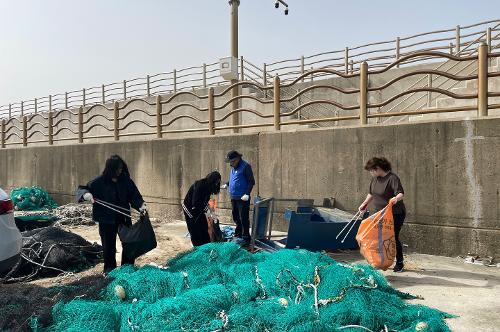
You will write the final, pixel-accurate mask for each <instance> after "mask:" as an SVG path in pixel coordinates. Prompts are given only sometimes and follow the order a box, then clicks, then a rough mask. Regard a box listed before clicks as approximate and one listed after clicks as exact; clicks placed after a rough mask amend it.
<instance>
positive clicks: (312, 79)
mask: <svg viewBox="0 0 500 332" xmlns="http://www.w3.org/2000/svg"><path fill="white" fill-rule="evenodd" d="M313 70H314V67H313V66H311V71H313ZM309 76H311V83H312V82H314V77H313V76H314V74H311V75H309Z"/></svg>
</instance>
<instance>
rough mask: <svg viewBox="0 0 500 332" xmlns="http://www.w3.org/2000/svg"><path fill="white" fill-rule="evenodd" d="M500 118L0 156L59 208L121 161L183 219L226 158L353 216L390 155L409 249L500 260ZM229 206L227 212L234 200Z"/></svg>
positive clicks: (152, 197)
mask: <svg viewBox="0 0 500 332" xmlns="http://www.w3.org/2000/svg"><path fill="white" fill-rule="evenodd" d="M498 128H500V118H487V119H474V120H465V121H463V120H456V121H443V122H429V123H425V122H422V123H413V124H404V125H397V126H396V125H389V126H367V127H363V128H359V127H349V128H347V127H346V128H330V129H312V130H311V129H310V130H302V131H293V132H262V133H254V134H241V135H226V136H215V137H196V138H179V139H161V140H151V141H135V142H132V141H130V142H118V143H104V144H81V145H67V146H53V147H28V148H11V149H0V186H1V187H4V188H6V189H9V188H11V187H14V186H28V185H29V186H31V185H40V186H42V187H45V188H46V189H47V190H48V191H50V192H51V193H54V195H55V197H56V199H57V200H58V201H59V202H68V201H71V200H72V199H73V193H74V191H75V188H76V186H77V185H78V184H82V183H85V182H86V181H88V180H89V179H91V178H92V177H94V176H95V175H97V174H99V173H100V172H101V168H102V166H103V163H104V160H105V159H106V157H108V156H109V155H110V154H113V153H118V154H120V155H122V156H123V157H124V159H125V160H126V161H127V162H128V164H129V167H130V170H131V172H132V176H133V178H134V180H135V181H136V183H137V185H138V187H139V188H140V190H141V191H142V193H143V194H144V196H145V198H146V200H147V201H148V202H150V205H151V206H152V208H153V213H154V214H157V215H159V214H166V215H168V216H170V217H175V218H179V217H180V209H179V205H178V204H179V200H180V199H181V198H182V197H183V196H184V194H185V193H186V191H187V190H188V188H189V186H190V184H191V183H192V182H193V181H194V180H196V179H198V178H200V177H202V176H204V175H205V174H206V173H208V172H210V171H211V170H213V169H219V170H221V172H222V174H223V176H224V178H226V177H227V175H228V167H227V165H226V164H224V162H223V159H224V155H225V153H226V152H227V151H228V150H230V149H238V150H239V151H241V152H242V153H243V154H244V156H245V158H246V159H247V160H248V161H249V162H250V163H251V164H252V165H253V167H254V172H255V176H256V178H257V180H258V184H257V186H256V188H255V191H254V194H257V193H259V194H260V195H261V196H263V197H270V196H274V197H281V198H314V199H315V203H316V204H322V202H323V200H324V199H325V198H330V197H334V198H335V203H336V206H337V207H339V208H342V209H346V210H350V211H353V210H355V209H356V208H357V207H358V205H359V204H360V202H361V201H362V200H363V198H364V197H365V195H366V193H367V189H368V183H369V181H370V178H369V174H368V173H367V172H365V171H363V165H364V163H365V162H366V160H367V159H368V158H370V157H372V156H374V155H384V156H386V157H387V158H389V160H391V161H392V163H393V168H394V171H395V172H396V173H397V174H398V175H399V176H400V177H401V180H402V182H403V185H404V187H405V190H406V197H405V202H406V205H407V207H408V213H409V216H408V218H407V222H406V226H405V227H404V229H403V239H404V242H405V243H407V244H408V245H409V250H411V251H418V252H423V253H433V254H445V255H458V254H464V253H467V252H474V253H478V254H482V255H485V254H488V255H493V256H497V257H498V256H500V194H499V193H500V181H498V179H500V167H499V166H498V165H500V149H499V147H500V132H499V131H498ZM220 201H222V203H223V204H222V205H223V207H224V206H226V207H227V206H228V198H227V197H226V194H225V193H224V194H222V195H221V198H220Z"/></svg>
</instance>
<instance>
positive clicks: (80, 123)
mask: <svg viewBox="0 0 500 332" xmlns="http://www.w3.org/2000/svg"><path fill="white" fill-rule="evenodd" d="M78 143H83V106H80V107H79V108H78Z"/></svg>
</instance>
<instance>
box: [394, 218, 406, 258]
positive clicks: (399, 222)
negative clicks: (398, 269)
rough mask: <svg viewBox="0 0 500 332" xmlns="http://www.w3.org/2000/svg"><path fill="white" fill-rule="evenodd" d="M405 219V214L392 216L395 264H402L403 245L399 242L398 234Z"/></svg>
mask: <svg viewBox="0 0 500 332" xmlns="http://www.w3.org/2000/svg"><path fill="white" fill-rule="evenodd" d="M405 218H406V213H405V212H403V213H402V214H395V215H394V235H395V237H396V262H397V263H403V260H404V258H403V245H402V244H401V241H400V240H399V232H401V228H402V227H403V223H404V221H405Z"/></svg>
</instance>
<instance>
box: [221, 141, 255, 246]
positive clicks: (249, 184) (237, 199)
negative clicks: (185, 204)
mask: <svg viewBox="0 0 500 332" xmlns="http://www.w3.org/2000/svg"><path fill="white" fill-rule="evenodd" d="M242 156H243V155H242V154H241V153H239V152H238V151H234V150H233V151H229V153H228V154H227V158H226V162H227V163H229V165H231V174H230V176H229V182H227V183H226V184H224V185H222V186H221V188H224V189H225V188H227V187H229V195H230V196H231V206H232V208H233V221H234V223H235V224H236V231H235V233H234V235H235V237H236V238H239V239H241V240H240V242H248V241H249V240H250V220H249V214H250V193H251V192H252V189H253V186H254V185H255V179H254V177H253V171H252V166H250V164H249V163H248V162H246V161H245V160H243V159H241V157H242Z"/></svg>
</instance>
